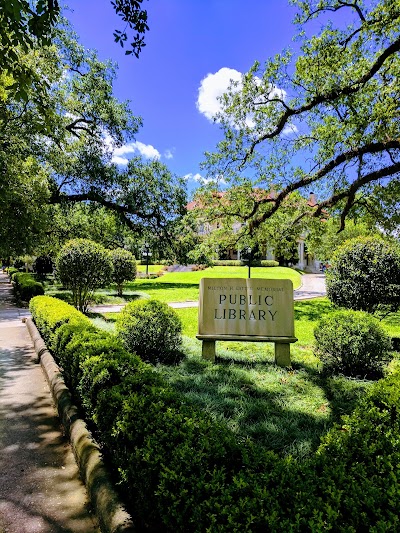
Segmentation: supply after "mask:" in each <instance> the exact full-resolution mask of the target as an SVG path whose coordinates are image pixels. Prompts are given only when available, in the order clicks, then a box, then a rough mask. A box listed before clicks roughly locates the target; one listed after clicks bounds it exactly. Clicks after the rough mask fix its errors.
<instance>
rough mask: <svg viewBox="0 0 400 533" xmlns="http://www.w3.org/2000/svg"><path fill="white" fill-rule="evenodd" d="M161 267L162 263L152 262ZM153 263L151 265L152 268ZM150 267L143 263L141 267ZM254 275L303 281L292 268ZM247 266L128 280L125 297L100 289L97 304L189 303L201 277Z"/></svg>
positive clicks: (230, 274)
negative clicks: (138, 301) (144, 300)
mask: <svg viewBox="0 0 400 533" xmlns="http://www.w3.org/2000/svg"><path fill="white" fill-rule="evenodd" d="M150 266H152V267H159V268H158V269H157V270H156V271H158V270H161V266H160V265H150ZM150 266H149V268H150ZM143 267H144V268H146V266H145V265H139V267H138V268H140V269H141V271H142V269H143ZM251 275H252V277H254V278H261V279H266V278H269V279H291V280H292V282H293V287H294V288H297V287H299V286H300V283H301V276H300V274H299V273H298V272H297V271H296V270H293V269H291V268H285V267H268V268H265V267H264V268H263V267H254V268H252V269H251ZM246 277H247V267H245V266H243V267H226V266H222V267H212V268H207V269H206V270H198V271H196V272H167V273H165V274H164V275H163V276H161V277H159V278H155V279H136V280H135V281H134V282H133V283H126V285H125V288H124V294H123V298H119V297H118V296H117V295H116V290H115V289H114V288H113V287H112V288H107V289H102V290H99V291H97V292H96V294H95V301H96V303H125V302H128V301H130V300H134V299H136V298H138V297H140V298H157V300H160V301H161V302H185V301H191V300H192V301H193V300H198V299H199V283H200V280H201V278H246ZM46 294H49V295H51V296H57V297H61V298H63V299H66V300H68V296H69V292H68V291H65V292H62V291H60V290H59V289H58V288H57V287H56V286H54V285H53V286H48V287H47V290H46Z"/></svg>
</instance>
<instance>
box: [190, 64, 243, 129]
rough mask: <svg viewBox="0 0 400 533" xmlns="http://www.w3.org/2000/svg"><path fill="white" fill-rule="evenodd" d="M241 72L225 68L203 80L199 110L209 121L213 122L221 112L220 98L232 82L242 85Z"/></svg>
mask: <svg viewBox="0 0 400 533" xmlns="http://www.w3.org/2000/svg"><path fill="white" fill-rule="evenodd" d="M241 80H242V74H241V72H239V71H237V70H235V69H233V68H227V67H223V68H221V69H219V71H218V72H216V73H215V74H207V76H206V77H205V78H204V79H202V80H201V83H200V87H199V96H198V98H197V102H196V105H197V109H198V110H199V111H200V113H202V114H203V115H205V116H206V117H207V118H208V120H211V121H212V120H213V119H214V117H215V115H216V114H217V113H218V112H219V111H221V103H220V102H219V101H218V98H219V97H221V96H222V95H223V94H224V93H226V91H227V90H228V87H229V86H230V84H231V81H235V82H239V84H241Z"/></svg>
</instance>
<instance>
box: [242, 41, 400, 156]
mask: <svg viewBox="0 0 400 533" xmlns="http://www.w3.org/2000/svg"><path fill="white" fill-rule="evenodd" d="M399 51H400V37H398V38H397V39H396V40H395V41H394V42H393V43H392V44H391V45H390V46H388V47H387V48H386V49H385V50H384V51H383V52H382V53H381V54H380V55H379V56H378V58H377V59H376V61H375V63H373V65H372V66H371V68H370V69H369V71H368V72H366V73H365V74H364V75H363V76H361V77H360V78H359V79H358V80H356V81H354V82H353V83H351V84H349V85H347V86H345V87H342V88H336V89H333V90H332V91H330V92H328V93H326V94H320V95H317V96H315V97H313V98H312V99H311V100H310V101H309V102H308V103H306V104H304V105H302V106H300V107H298V108H296V109H294V108H289V107H288V108H287V109H286V111H285V112H284V113H283V115H282V116H281V118H280V119H279V121H278V123H277V125H276V127H275V129H274V130H273V131H272V132H270V133H266V134H265V135H262V136H261V137H259V138H258V139H256V140H254V141H253V142H252V143H251V145H250V147H249V148H248V150H247V152H246V154H245V156H244V158H243V163H242V164H244V163H245V162H246V161H247V159H248V158H249V157H250V155H252V153H253V152H254V149H255V147H256V146H257V145H258V144H260V143H261V142H263V141H266V140H267V139H273V138H274V137H277V136H278V135H279V134H280V133H281V132H282V130H283V129H284V127H285V126H286V124H287V123H288V121H289V119H290V118H291V117H293V116H298V115H301V114H302V113H304V112H306V111H310V110H311V109H313V108H315V107H317V106H318V105H320V104H326V103H330V102H332V101H334V100H336V99H337V98H339V97H340V96H349V95H351V94H354V93H356V92H357V91H358V90H359V88H360V86H361V85H365V84H366V83H367V82H368V81H369V80H370V79H371V78H372V77H373V76H374V75H375V74H376V73H377V72H378V71H379V69H380V68H381V67H382V65H383V64H384V62H385V61H386V59H388V58H389V57H390V56H392V55H394V54H395V53H396V52H399Z"/></svg>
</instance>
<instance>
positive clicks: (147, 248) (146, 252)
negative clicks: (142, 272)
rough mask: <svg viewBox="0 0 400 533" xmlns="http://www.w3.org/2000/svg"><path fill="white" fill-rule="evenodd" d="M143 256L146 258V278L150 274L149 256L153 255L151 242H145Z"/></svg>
mask: <svg viewBox="0 0 400 533" xmlns="http://www.w3.org/2000/svg"><path fill="white" fill-rule="evenodd" d="M142 256H143V257H145V258H146V278H147V277H148V276H149V257H151V252H150V244H149V243H148V242H145V243H144V244H143V248H142Z"/></svg>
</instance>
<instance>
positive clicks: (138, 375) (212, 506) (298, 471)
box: [31, 296, 400, 533]
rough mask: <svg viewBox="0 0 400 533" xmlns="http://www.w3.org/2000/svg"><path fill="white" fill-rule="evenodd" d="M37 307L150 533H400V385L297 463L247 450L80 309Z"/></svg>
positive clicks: (374, 393) (384, 383)
mask: <svg viewBox="0 0 400 533" xmlns="http://www.w3.org/2000/svg"><path fill="white" fill-rule="evenodd" d="M50 300H53V302H51V301H50ZM31 306H32V308H34V309H35V321H36V325H37V326H38V328H39V330H41V331H42V332H43V331H44V332H46V333H47V334H48V332H51V335H50V336H52V337H53V339H54V340H53V347H54V349H55V352H53V353H54V356H55V357H56V359H58V360H62V361H63V365H65V367H66V368H68V369H69V370H68V372H70V377H69V379H71V380H73V381H74V383H78V385H76V392H77V393H78V394H79V395H80V401H81V405H82V406H83V408H84V409H85V412H86V416H87V417H88V419H89V420H91V422H92V423H93V424H95V425H96V428H97V429H96V437H97V439H98V440H99V442H100V444H101V446H102V449H103V452H104V455H105V457H106V458H107V459H108V461H109V462H110V464H111V465H112V468H113V471H114V474H115V476H116V481H117V482H118V485H119V487H120V488H121V492H122V494H123V495H124V497H125V501H126V502H127V504H128V505H129V510H130V512H131V513H132V515H133V516H134V517H135V519H137V529H138V531H144V530H149V531H165V532H199V533H200V532H204V531H216V532H225V531H226V532H228V531H229V532H263V531H269V532H276V533H278V532H279V533H281V532H282V531H290V532H299V533H300V532H304V531H313V532H319V531H321V532H322V531H343V532H344V531H346V532H356V531H370V532H375V533H377V532H396V531H399V530H400V520H399V516H400V468H399V464H400V374H394V375H391V376H390V377H388V378H386V379H384V380H381V381H379V382H378V383H377V384H376V385H375V386H374V387H372V389H371V391H370V392H369V393H368V394H367V396H366V397H365V398H364V399H363V400H362V402H361V403H360V404H359V406H358V407H357V408H356V410H355V411H354V413H353V414H352V415H350V416H347V417H345V418H344V419H343V423H342V425H340V426H337V427H335V428H333V429H332V430H331V431H329V432H328V434H327V435H326V436H325V438H324V439H323V441H322V444H321V445H320V447H319V449H318V451H317V453H316V454H315V455H314V456H313V457H311V458H310V459H308V460H306V461H302V462H301V461H295V460H294V459H292V458H291V457H286V458H282V457H279V456H278V455H276V454H275V453H273V452H265V451H262V450H260V449H258V448H256V447H255V446H254V444H253V443H252V442H251V441H246V442H243V443H239V442H238V441H237V440H236V438H235V436H234V435H233V434H232V432H231V431H230V430H229V429H228V428H226V427H225V426H223V425H221V424H219V423H217V422H215V421H213V420H211V419H210V418H209V417H208V416H207V415H206V414H205V413H203V412H202V411H200V410H198V408H195V407H194V406H192V405H190V404H189V403H188V402H187V400H185V399H184V397H183V396H181V395H180V394H178V393H176V392H174V391H172V390H171V388H170V387H169V385H167V384H166V383H165V381H164V379H163V378H162V376H160V375H159V374H157V373H156V372H155V371H153V370H152V368H151V367H150V366H149V365H147V364H145V363H143V362H141V361H140V359H139V358H138V357H136V356H135V355H130V354H128V353H127V352H126V351H125V350H123V348H122V347H121V346H120V345H119V344H118V343H117V342H116V341H115V339H114V338H113V337H112V336H111V335H109V334H107V333H104V332H101V333H100V332H99V331H97V330H95V328H93V326H92V325H90V324H88V320H87V319H86V318H85V317H84V316H83V315H80V314H79V315H80V318H79V316H78V315H76V313H77V311H76V310H75V309H74V308H72V307H71V306H68V304H65V303H64V302H60V303H58V302H57V301H56V300H55V299H49V297H45V296H39V297H37V298H34V299H33V300H32V301H31ZM65 306H67V307H69V309H70V313H71V317H70V319H68V318H67V308H66V307H65ZM85 321H86V322H85ZM63 324H64V325H63ZM72 374H73V375H72Z"/></svg>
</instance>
